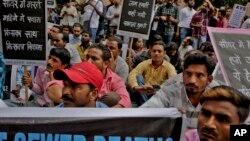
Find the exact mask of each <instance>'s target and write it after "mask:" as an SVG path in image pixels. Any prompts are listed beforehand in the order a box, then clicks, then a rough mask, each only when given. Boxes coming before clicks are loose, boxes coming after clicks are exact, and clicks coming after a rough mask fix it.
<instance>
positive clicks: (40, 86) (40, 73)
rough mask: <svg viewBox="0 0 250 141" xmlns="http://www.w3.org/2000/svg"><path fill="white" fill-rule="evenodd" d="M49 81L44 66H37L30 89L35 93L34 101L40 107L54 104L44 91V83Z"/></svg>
mask: <svg viewBox="0 0 250 141" xmlns="http://www.w3.org/2000/svg"><path fill="white" fill-rule="evenodd" d="M50 81H51V80H50V77H49V72H47V70H46V67H39V68H38V69H37V73H36V77H35V80H34V83H33V87H32V89H31V90H32V91H33V92H34V93H35V94H37V98H36V103H37V104H38V105H39V106H41V107H43V106H48V107H53V106H54V103H53V102H52V101H51V100H50V99H49V97H48V94H47V92H46V85H47V83H48V82H50Z"/></svg>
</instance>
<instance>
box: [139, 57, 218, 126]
mask: <svg viewBox="0 0 250 141" xmlns="http://www.w3.org/2000/svg"><path fill="white" fill-rule="evenodd" d="M214 68H215V63H214V62H213V61H212V59H211V58H210V57H209V56H207V55H205V54H204V53H202V52H197V53H194V54H190V55H189V56H187V58H185V60H184V64H183V75H182V77H183V82H176V83H173V84H172V85H164V86H163V88H162V89H160V90H159V91H158V92H157V93H156V94H155V95H154V96H152V97H151V98H150V99H149V100H148V101H147V102H145V103H144V104H143V105H142V106H141V107H142V108H164V107H165V108H169V107H176V108H180V109H185V110H186V116H187V127H188V128H197V117H198V113H199V112H200V109H201V105H200V97H201V96H202V94H203V92H204V91H205V88H206V87H207V85H209V84H210V83H211V81H212V80H213V76H212V72H213V70H214Z"/></svg>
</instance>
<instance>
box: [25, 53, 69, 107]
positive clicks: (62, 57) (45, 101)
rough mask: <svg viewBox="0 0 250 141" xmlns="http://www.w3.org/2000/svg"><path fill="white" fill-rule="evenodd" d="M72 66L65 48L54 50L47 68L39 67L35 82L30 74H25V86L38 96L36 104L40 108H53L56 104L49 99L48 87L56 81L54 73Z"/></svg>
mask: <svg viewBox="0 0 250 141" xmlns="http://www.w3.org/2000/svg"><path fill="white" fill-rule="evenodd" d="M69 64H70V54H69V52H68V50H67V49H65V48H52V49H51V51H50V55H49V56H48V61H47V66H46V67H43V66H41V67H39V68H38V70H37V73H36V76H35V80H34V82H33V80H32V76H31V74H30V73H28V72H24V74H23V78H22V81H23V85H26V86H27V87H28V88H29V89H31V90H32V91H33V92H34V93H35V94H36V96H35V97H36V104H37V105H38V106H40V107H53V106H54V102H53V101H52V100H51V99H50V98H49V97H48V94H47V91H46V85H47V83H48V82H50V81H52V80H54V77H53V72H54V71H55V70H56V69H65V68H68V67H69Z"/></svg>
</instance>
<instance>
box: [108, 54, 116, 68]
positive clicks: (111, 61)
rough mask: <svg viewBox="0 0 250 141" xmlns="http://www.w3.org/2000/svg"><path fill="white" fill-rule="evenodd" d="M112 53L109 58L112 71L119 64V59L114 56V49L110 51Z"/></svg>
mask: <svg viewBox="0 0 250 141" xmlns="http://www.w3.org/2000/svg"><path fill="white" fill-rule="evenodd" d="M110 53H111V58H110V59H109V62H110V63H109V68H110V69H111V70H112V71H115V68H116V65H117V59H115V58H114V55H113V53H112V51H110Z"/></svg>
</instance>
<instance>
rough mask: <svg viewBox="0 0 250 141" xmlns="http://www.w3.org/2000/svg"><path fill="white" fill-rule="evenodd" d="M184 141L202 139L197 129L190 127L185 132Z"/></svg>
mask: <svg viewBox="0 0 250 141" xmlns="http://www.w3.org/2000/svg"><path fill="white" fill-rule="evenodd" d="M184 141H200V137H199V134H198V131H197V129H189V130H187V131H186V132H185V140H184Z"/></svg>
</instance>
